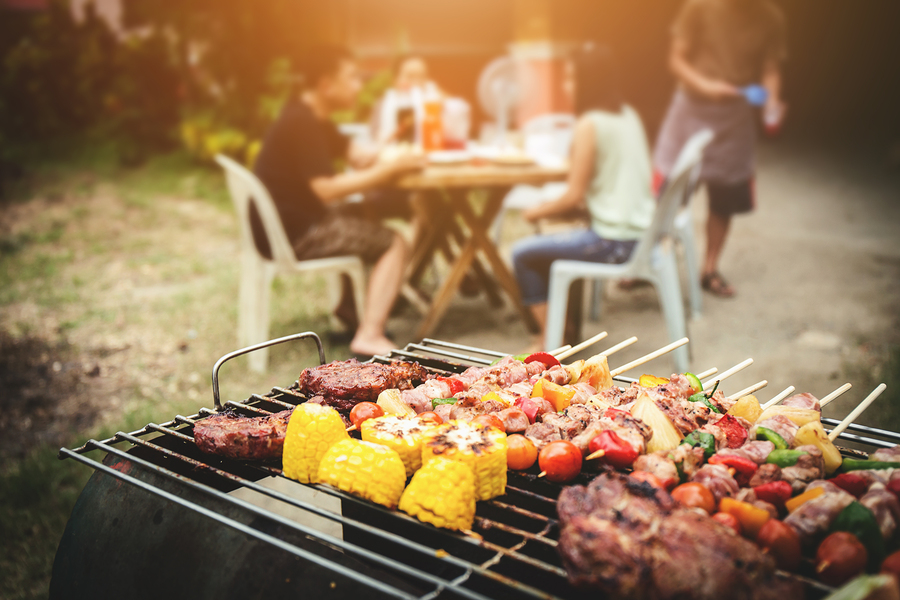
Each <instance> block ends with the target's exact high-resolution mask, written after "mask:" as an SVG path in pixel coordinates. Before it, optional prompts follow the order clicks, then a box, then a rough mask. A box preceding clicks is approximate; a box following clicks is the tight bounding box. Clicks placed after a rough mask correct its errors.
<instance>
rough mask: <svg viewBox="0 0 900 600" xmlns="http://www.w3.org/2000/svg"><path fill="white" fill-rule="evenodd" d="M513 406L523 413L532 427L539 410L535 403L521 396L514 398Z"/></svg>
mask: <svg viewBox="0 0 900 600" xmlns="http://www.w3.org/2000/svg"><path fill="white" fill-rule="evenodd" d="M514 406H515V407H517V408H518V409H519V410H521V411H522V412H523V413H525V416H526V417H528V422H529V423H531V424H532V425H533V424H534V421H535V419H537V416H538V411H539V410H540V408H541V407H540V406H539V405H538V403H537V402H535V401H534V400H532V399H531V398H525V397H523V396H519V397H518V398H516V402H515V404H514Z"/></svg>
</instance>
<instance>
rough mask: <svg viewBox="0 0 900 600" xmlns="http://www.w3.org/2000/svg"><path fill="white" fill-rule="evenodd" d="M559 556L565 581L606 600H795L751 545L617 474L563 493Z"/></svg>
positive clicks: (772, 564) (769, 561) (559, 507)
mask: <svg viewBox="0 0 900 600" xmlns="http://www.w3.org/2000/svg"><path fill="white" fill-rule="evenodd" d="M557 510H558V512H559V517H560V539H559V545H558V547H557V548H558V550H559V552H560V555H561V556H562V559H563V564H564V566H565V568H566V571H567V573H568V575H569V581H570V582H571V583H572V584H574V585H576V586H578V587H583V588H591V589H597V590H599V591H600V592H601V593H602V594H603V595H604V597H611V598H623V599H627V600H631V599H639V598H640V599H643V598H653V599H659V600H674V599H675V598H678V599H682V600H692V599H693V600H705V599H710V600H721V599H722V598H736V599H738V600H745V599H759V600H763V599H769V598H772V599H777V598H794V597H798V592H799V589H797V587H798V586H797V584H795V583H789V582H787V581H784V580H781V579H778V578H777V577H776V576H775V562H774V560H773V559H772V558H771V557H770V556H768V555H767V554H765V553H764V552H763V551H762V550H760V549H759V548H758V547H757V546H756V544H754V543H753V542H750V541H748V540H745V539H744V538H742V537H740V536H738V535H735V534H734V532H733V531H731V530H730V529H729V528H727V527H725V526H724V525H721V524H720V523H718V522H716V521H713V520H712V519H711V518H709V516H707V515H704V514H700V512H699V511H695V510H691V509H684V508H678V507H676V505H675V503H674V502H673V500H672V497H671V496H669V494H667V493H666V492H664V491H662V490H657V489H656V488H654V487H653V486H651V485H649V484H645V483H641V482H638V481H637V480H635V479H633V478H631V477H628V476H626V475H623V474H621V473H604V474H602V475H600V476H599V477H597V478H596V479H594V481H592V482H591V483H590V485H588V486H571V487H568V488H566V489H564V490H563V491H562V493H561V494H560V497H559V502H558V504H557Z"/></svg>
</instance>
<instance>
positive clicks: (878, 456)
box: [869, 446, 900, 462]
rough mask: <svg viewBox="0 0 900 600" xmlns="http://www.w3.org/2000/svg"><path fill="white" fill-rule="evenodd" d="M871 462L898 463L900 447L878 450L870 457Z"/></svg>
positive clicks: (899, 460)
mask: <svg viewBox="0 0 900 600" xmlns="http://www.w3.org/2000/svg"><path fill="white" fill-rule="evenodd" d="M869 458H870V459H871V460H881V461H884V462H900V446H894V447H893V448H879V449H878V450H876V451H875V452H874V453H873V454H872V455H871V456H870V457H869Z"/></svg>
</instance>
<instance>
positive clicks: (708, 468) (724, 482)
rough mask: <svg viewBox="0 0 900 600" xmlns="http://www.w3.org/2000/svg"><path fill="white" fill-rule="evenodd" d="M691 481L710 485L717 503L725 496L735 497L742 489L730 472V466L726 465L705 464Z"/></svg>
mask: <svg viewBox="0 0 900 600" xmlns="http://www.w3.org/2000/svg"><path fill="white" fill-rule="evenodd" d="M691 481H696V482H697V483H702V484H703V485H705V486H706V487H708V488H709V491H711V492H712V494H713V496H715V498H716V504H718V503H719V502H721V501H722V498H724V497H725V496H730V497H734V496H735V495H737V493H738V492H739V491H740V489H741V488H740V486H739V485H738V483H737V481H735V480H734V477H732V476H731V473H729V472H728V467H726V466H724V465H709V464H707V465H703V466H702V467H700V469H698V470H697V472H696V473H695V474H694V476H693V477H691Z"/></svg>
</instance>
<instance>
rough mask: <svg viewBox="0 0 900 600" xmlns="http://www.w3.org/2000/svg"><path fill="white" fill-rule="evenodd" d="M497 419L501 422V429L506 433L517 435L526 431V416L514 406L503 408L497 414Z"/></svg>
mask: <svg viewBox="0 0 900 600" xmlns="http://www.w3.org/2000/svg"><path fill="white" fill-rule="evenodd" d="M497 417H499V418H500V420H501V421H503V427H504V429H506V433H519V432H521V431H525V430H526V429H528V425H529V422H528V415H526V414H525V413H524V412H522V411H521V410H520V409H518V408H516V407H515V406H511V407H510V408H504V409H503V410H501V411H500V412H498V413H497Z"/></svg>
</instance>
